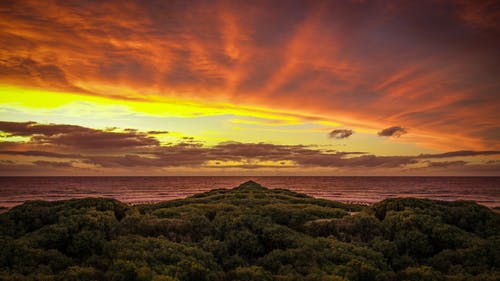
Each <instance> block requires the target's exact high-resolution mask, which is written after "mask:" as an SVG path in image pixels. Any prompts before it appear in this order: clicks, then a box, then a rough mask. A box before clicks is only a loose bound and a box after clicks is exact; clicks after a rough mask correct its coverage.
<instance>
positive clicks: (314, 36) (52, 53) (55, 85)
mask: <svg viewBox="0 0 500 281" xmlns="http://www.w3.org/2000/svg"><path fill="white" fill-rule="evenodd" d="M490 6H491V1H472V2H471V1H452V0H449V1H448V0H447V1H438V2H436V1H430V0H429V1H427V0H425V1H415V2H412V3H408V2H397V1H396V2H394V1H391V2H387V1H326V2H325V1H297V2H294V3H293V4H290V3H284V2H278V3H277V2H268V1H256V2H252V3H246V2H244V1H237V2H227V1H215V2H211V3H210V4H208V3H206V2H204V1H190V2H189V4H188V3H184V2H182V1H181V2H168V3H156V2H155V3H153V2H148V1H129V2H127V3H123V2H122V1H105V2H101V1H97V2H89V3H85V4H81V3H80V2H78V1H64V2H51V3H42V2H40V1H2V2H1V3H0V17H1V18H2V21H1V23H0V49H1V50H2V51H1V57H2V59H1V60H0V83H2V84H11V85H20V86H24V87H36V88H43V89H52V90H64V91H70V92H78V93H83V94H87V95H99V96H106V97H111V98H113V99H129V100H153V101H154V100H157V99H158V98H163V97H182V98H189V99H193V100H197V101H200V100H202V101H216V102H223V103H227V104H238V105H248V106H260V107H264V108H271V109H279V110H280V111H283V112H295V113H296V112H301V113H304V115H306V116H319V117H321V118H323V119H327V120H332V121H337V122H339V123H342V124H343V125H346V126H349V127H352V128H354V129H355V130H357V128H358V127H361V128H364V129H369V130H374V129H376V128H380V126H381V125H382V124H384V123H391V124H404V125H405V126H407V127H408V128H411V129H412V135H413V134H414V137H415V138H416V137H418V136H419V135H421V136H429V135H430V136H432V137H433V138H432V140H433V141H432V142H430V143H426V145H428V146H432V145H433V144H434V145H436V144H438V143H439V144H440V145H441V144H444V145H445V146H446V147H448V148H451V149H467V148H469V149H489V148H491V147H493V148H494V149H499V148H500V141H499V140H500V138H499V136H498V126H497V125H496V124H497V120H499V119H500V116H499V113H498V110H497V107H498V106H497V105H498V104H499V102H500V101H499V95H498V94H497V93H498V92H499V90H500V81H499V79H498V76H499V73H500V63H499V61H500V53H499V52H498V49H500V36H498V30H499V26H500V25H499V21H498V13H495V12H494V11H493V9H491V8H490ZM103 11H106V12H103ZM117 14H119V15H120V16H119V17H116V16H115V15H117ZM491 132H496V133H494V134H492V133H491ZM450 136H453V137H454V138H450ZM456 139H459V140H461V141H456Z"/></svg>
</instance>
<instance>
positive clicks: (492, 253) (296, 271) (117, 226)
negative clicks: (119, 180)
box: [0, 182, 500, 281]
mask: <svg viewBox="0 0 500 281" xmlns="http://www.w3.org/2000/svg"><path fill="white" fill-rule="evenodd" d="M0 245H1V247H2V250H1V251H0V280H88V281H91V280H114V281H120V280H124V281H125V280H141V281H150V280H154V281H166V280H170V281H171V280H180V281H185V280H200V281H203V280H221V281H225V280H242V281H244V280H310V281H315V280H352V281H358V280H359V281H361V280H363V281H365V280H366V281H370V280H373V281H383V280H387V281H390V280H443V281H444V280H500V214H498V213H497V212H494V211H492V210H490V209H488V208H487V207H484V206H481V205H478V204H477V203H475V202H468V201H455V202H445V201H435V200H428V199H414V198H398V199H387V200H383V201H381V202H379V203H376V204H374V205H371V206H362V205H355V204H344V203H339V202H334V201H329V200H324V199H316V198H313V197H310V196H307V195H304V194H300V193H296V192H292V191H290V190H286V189H267V188H265V187H263V186H261V185H259V184H257V183H255V182H246V183H244V184H242V185H240V186H238V187H235V188H233V189H215V190H211V191H208V192H204V193H200V194H196V195H193V196H191V197H188V198H186V199H178V200H172V201H165V202H160V203H157V204H144V205H136V206H129V205H126V204H123V203H121V202H119V201H117V200H114V199H106V198H86V199H72V200H66V201H56V202H45V201H30V202H26V203H24V204H22V205H20V206H16V207H14V208H12V209H10V210H8V211H7V212H4V213H2V214H0Z"/></svg>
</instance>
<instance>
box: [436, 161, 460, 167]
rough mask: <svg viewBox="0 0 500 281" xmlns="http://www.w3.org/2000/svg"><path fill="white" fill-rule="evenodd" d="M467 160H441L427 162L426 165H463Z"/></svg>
mask: <svg viewBox="0 0 500 281" xmlns="http://www.w3.org/2000/svg"><path fill="white" fill-rule="evenodd" d="M466 164H467V162H465V161H443V162H431V161H428V162H427V167H439V168H448V167H455V166H464V165H466Z"/></svg>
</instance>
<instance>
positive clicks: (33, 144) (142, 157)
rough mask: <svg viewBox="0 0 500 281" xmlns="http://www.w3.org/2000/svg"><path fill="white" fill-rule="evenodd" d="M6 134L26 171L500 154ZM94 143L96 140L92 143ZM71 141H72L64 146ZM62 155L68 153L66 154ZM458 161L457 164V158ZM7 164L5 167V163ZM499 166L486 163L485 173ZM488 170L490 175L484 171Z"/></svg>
mask: <svg viewBox="0 0 500 281" xmlns="http://www.w3.org/2000/svg"><path fill="white" fill-rule="evenodd" d="M0 131H2V132H3V133H4V134H7V135H10V136H12V137H14V136H23V137H27V141H16V142H1V143H0V156H1V157H2V158H4V160H3V162H2V166H4V167H10V168H9V169H7V170H5V171H7V172H8V171H12V170H13V169H14V170H15V169H20V168H22V169H24V170H23V171H24V173H26V174H30V173H34V172H37V171H38V170H39V169H41V168H45V169H56V170H57V169H59V170H60V169H66V170H78V169H87V170H88V169H90V170H92V169H95V170H100V169H111V170H113V169H121V171H125V172H128V173H133V171H134V170H135V169H136V168H155V169H162V168H172V167H176V168H186V169H190V168H214V169H215V168H217V169H221V168H222V169H224V168H226V169H227V168H232V169H237V170H238V169H239V170H247V169H269V168H272V169H290V168H301V169H307V168H333V169H365V171H367V172H369V170H370V169H399V170H404V169H414V168H443V167H451V166H452V167H458V166H471V165H472V166H474V165H473V164H474V163H473V162H469V160H467V159H468V158H467V157H469V158H470V157H498V155H500V151H493V150H491V151H452V152H447V153H438V154H420V155H397V156H381V155H374V154H369V153H364V152H356V151H353V152H349V151H332V150H322V149H318V148H315V147H312V146H305V145H280V144H271V143H242V142H234V141H230V142H221V143H219V144H217V145H214V146H204V145H203V144H201V143H199V142H196V141H195V140H194V139H191V138H189V141H188V142H186V139H185V138H181V139H180V141H179V142H178V143H174V144H162V143H160V142H159V141H158V140H157V139H156V138H155V137H154V136H149V135H148V134H147V133H145V132H140V131H137V130H133V129H128V130H118V129H116V128H113V129H112V131H106V130H98V129H91V128H86V127H82V126H73V125H62V124H40V123H36V122H0ZM91 138H95V139H91ZM68 140H71V141H68ZM64 151H71V153H66V152H64ZM457 158H458V159H457ZM6 161H8V162H6ZM495 165H496V166H498V163H496V162H495V163H494V162H485V163H484V164H483V166H484V167H485V168H491V167H492V166H495ZM488 171H490V170H488Z"/></svg>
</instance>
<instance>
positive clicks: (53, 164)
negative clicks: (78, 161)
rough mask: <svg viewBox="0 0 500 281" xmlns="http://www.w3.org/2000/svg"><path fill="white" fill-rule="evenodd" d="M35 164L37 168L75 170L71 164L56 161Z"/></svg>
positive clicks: (36, 162)
mask: <svg viewBox="0 0 500 281" xmlns="http://www.w3.org/2000/svg"><path fill="white" fill-rule="evenodd" d="M33 164H35V165H37V166H43V167H52V168H73V165H72V163H71V162H56V161H42V160H40V161H34V162H33Z"/></svg>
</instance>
